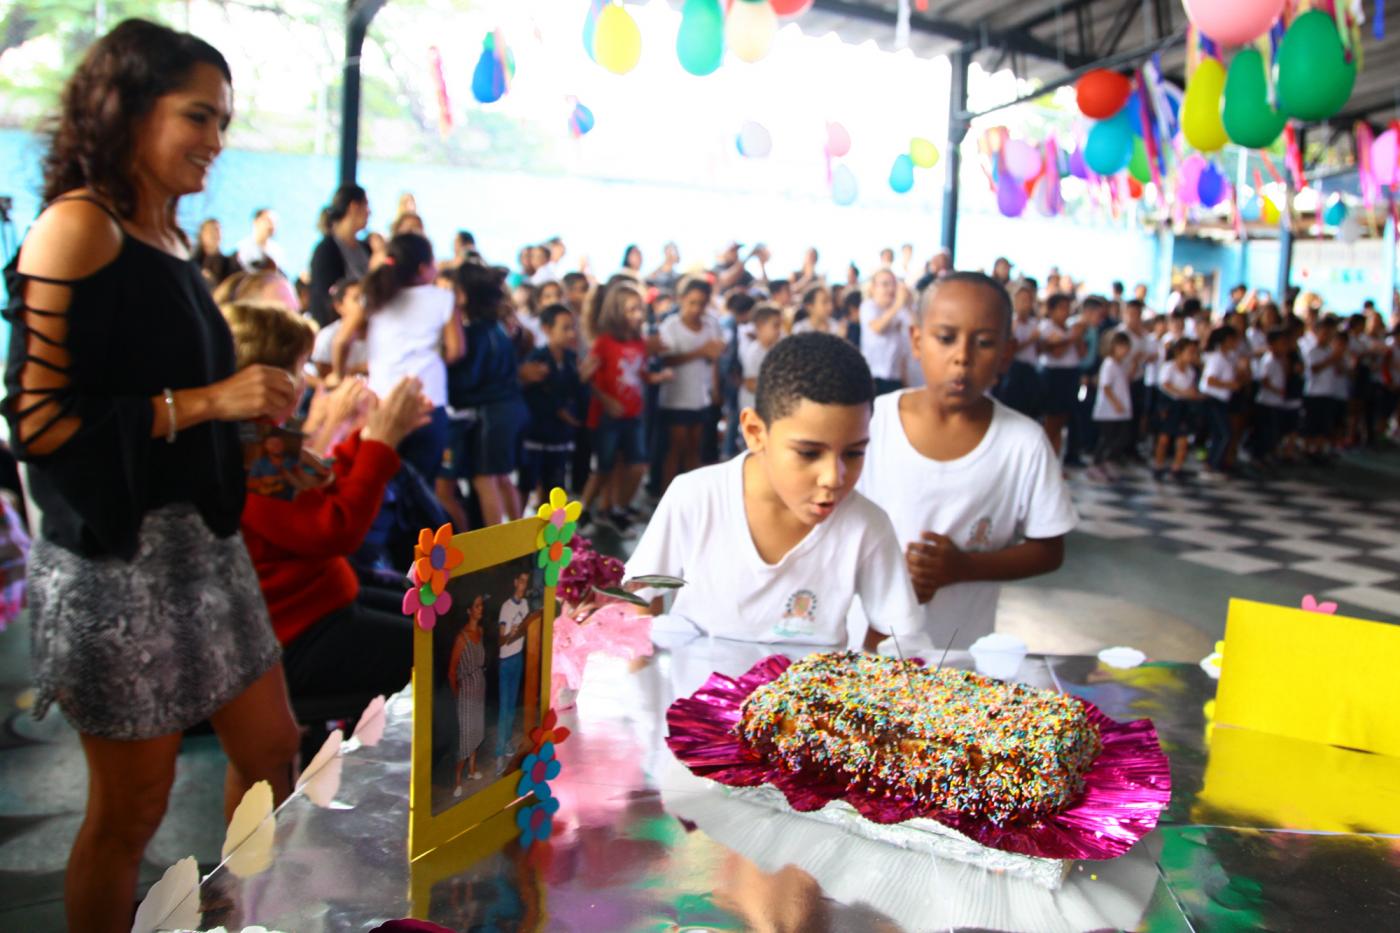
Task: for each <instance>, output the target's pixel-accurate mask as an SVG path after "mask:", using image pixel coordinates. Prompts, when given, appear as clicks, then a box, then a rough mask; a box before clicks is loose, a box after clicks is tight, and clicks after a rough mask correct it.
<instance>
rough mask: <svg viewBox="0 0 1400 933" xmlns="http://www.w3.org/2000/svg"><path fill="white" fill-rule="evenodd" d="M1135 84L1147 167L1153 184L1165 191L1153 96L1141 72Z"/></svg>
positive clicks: (1135, 79) (1135, 76)
mask: <svg viewBox="0 0 1400 933" xmlns="http://www.w3.org/2000/svg"><path fill="white" fill-rule="evenodd" d="M1133 83H1134V84H1135V85H1136V86H1137V89H1138V95H1137V96H1138V102H1139V103H1140V104H1141V107H1142V141H1143V145H1144V146H1145V148H1146V149H1147V167H1148V170H1149V171H1150V173H1151V176H1152V184H1154V185H1156V186H1157V190H1158V191H1162V190H1164V188H1163V186H1162V167H1161V165H1160V164H1159V163H1158V159H1159V157H1160V155H1161V151H1160V148H1159V147H1158V145H1157V123H1156V121H1155V120H1154V119H1153V115H1152V107H1151V105H1150V104H1149V103H1148V101H1149V100H1150V99H1151V97H1152V95H1151V94H1150V93H1149V92H1148V89H1147V81H1146V80H1145V79H1144V78H1143V73H1142V71H1141V70H1139V71H1138V73H1137V74H1136V75H1134V76H1133Z"/></svg>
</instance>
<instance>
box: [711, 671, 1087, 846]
mask: <svg viewBox="0 0 1400 933" xmlns="http://www.w3.org/2000/svg"><path fill="white" fill-rule="evenodd" d="M737 731H738V734H739V738H740V739H741V741H742V742H743V743H744V744H745V745H746V746H747V747H748V748H749V749H751V750H752V751H754V752H756V753H757V754H759V755H760V756H762V757H763V758H764V759H765V760H767V761H769V762H771V763H773V764H774V765H776V766H777V767H780V768H782V769H784V770H787V771H792V772H804V773H806V774H808V775H811V776H815V777H817V778H819V779H821V780H822V781H826V782H831V783H833V784H835V785H837V786H842V787H845V788H846V789H848V790H851V791H862V792H865V793H868V794H876V795H881V796H886V797H891V796H894V797H903V798H906V799H915V800H918V801H921V802H923V803H926V804H927V805H928V807H929V809H930V810H945V811H952V812H958V813H965V814H969V815H973V816H980V817H986V818H987V819H990V820H992V821H993V822H994V823H997V824H1001V823H1006V822H1009V821H1018V822H1019V821H1021V820H1035V819H1037V818H1039V817H1044V816H1048V815H1051V814H1054V813H1056V812H1058V811H1059V810H1062V809H1064V808H1065V807H1066V806H1068V805H1069V804H1070V803H1072V802H1073V801H1074V800H1075V799H1076V797H1078V796H1079V794H1080V793H1081V792H1082V791H1083V789H1084V776H1085V774H1086V773H1087V772H1088V771H1089V768H1090V767H1091V766H1092V764H1093V762H1094V759H1095V757H1097V755H1098V754H1099V751H1100V748H1101V743H1100V739H1099V733H1098V729H1097V728H1096V727H1095V725H1094V724H1093V723H1092V722H1091V721H1090V719H1089V716H1088V714H1087V711H1086V709H1085V707H1084V704H1083V703H1081V702H1080V701H1079V700H1077V699H1075V698H1074V697H1070V696H1066V695H1064V694H1061V693H1056V692H1054V691H1050V690H1037V689H1035V688H1032V687H1027V686H1024V685H1022V684H1008V683H1002V682H1000V681H996V680H992V679H990V678H987V677H983V676H981V675H979V674H974V673H970V672H968V671H962V670H952V669H944V670H930V669H928V668H925V667H923V666H921V665H920V664H918V663H916V662H913V661H900V660H895V659H891V658H881V657H875V656H873V655H868V654H860V653H857V652H851V651H846V652H828V653H825V654H817V655H813V656H811V657H808V658H804V659H803V660H800V661H797V662H795V663H794V664H793V665H792V666H791V667H789V668H788V669H787V670H786V671H785V672H783V674H781V675H780V676H779V677H777V678H776V679H775V680H773V681H771V682H769V683H766V684H764V685H763V686H760V687H759V688H758V689H756V690H754V691H753V693H751V694H750V695H749V696H748V698H747V699H746V700H745V701H744V703H743V706H742V709H741V716H740V720H739V724H738V726H737Z"/></svg>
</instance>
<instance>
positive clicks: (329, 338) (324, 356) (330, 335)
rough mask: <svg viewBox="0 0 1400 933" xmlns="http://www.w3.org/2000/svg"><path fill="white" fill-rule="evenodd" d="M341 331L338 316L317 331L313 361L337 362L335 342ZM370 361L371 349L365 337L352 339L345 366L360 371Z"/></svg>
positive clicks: (350, 370) (312, 349)
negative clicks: (334, 355)
mask: <svg viewBox="0 0 1400 933" xmlns="http://www.w3.org/2000/svg"><path fill="white" fill-rule="evenodd" d="M339 331H340V319H339V318H337V319H336V320H334V321H331V322H330V323H329V324H327V325H326V326H325V327H323V328H321V329H320V330H319V331H317V332H316V343H315V345H314V346H312V348H311V362H312V363H324V364H325V365H326V366H330V365H332V364H333V363H334V362H335V360H334V358H333V344H334V343H335V335H336V334H337V333H339ZM368 363H369V349H368V347H366V345H365V340H364V338H363V337H356V338H355V339H354V340H352V341H350V352H349V353H347V354H346V356H345V368H346V370H347V371H349V372H358V371H360V370H362V369H363V368H364V367H365V366H366V365H368ZM313 369H314V367H313Z"/></svg>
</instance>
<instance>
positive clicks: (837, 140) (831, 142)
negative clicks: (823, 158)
mask: <svg viewBox="0 0 1400 933" xmlns="http://www.w3.org/2000/svg"><path fill="white" fill-rule="evenodd" d="M826 151H827V154H828V155H830V156H831V157H832V158H835V159H839V158H841V157H842V156H843V155H845V154H846V153H848V152H850V151H851V134H850V133H848V132H846V128H845V127H844V126H842V125H841V124H839V123H828V124H827V125H826Z"/></svg>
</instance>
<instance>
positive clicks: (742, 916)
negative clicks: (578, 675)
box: [201, 639, 1400, 933]
mask: <svg viewBox="0 0 1400 933" xmlns="http://www.w3.org/2000/svg"><path fill="white" fill-rule="evenodd" d="M771 653H773V649H772V647H771V646H762V645H745V644H735V643H731V642H719V641H713V640H708V639H697V640H694V641H691V642H688V643H683V644H676V645H673V646H672V647H670V648H666V649H658V651H657V653H656V655H654V656H653V657H651V658H648V659H645V660H644V661H639V662H635V663H632V664H626V663H623V662H619V661H613V660H611V659H606V658H598V657H595V658H593V659H592V660H591V661H590V664H589V668H588V672H587V676H586V678H585V681H584V687H583V690H582V691H581V693H580V695H579V698H578V703H577V707H576V709H573V710H570V711H568V712H567V713H566V714H564V715H563V716H562V717H561V721H562V723H563V724H564V725H567V726H568V727H570V728H571V729H573V730H574V734H573V736H572V737H571V738H569V739H568V741H567V742H565V743H564V744H562V745H560V746H559V757H560V760H561V761H562V763H563V773H562V774H561V775H560V777H559V778H558V779H557V780H556V781H554V782H552V784H553V787H554V788H555V794H556V796H557V797H558V798H559V800H560V803H561V807H560V809H559V812H558V813H557V814H556V817H555V828H554V834H553V836H552V838H551V839H550V841H549V843H548V845H545V846H536V847H535V848H533V849H531V850H529V851H525V850H522V848H521V847H520V845H519V843H518V841H517V840H516V839H514V838H513V836H514V829H513V827H514V820H513V814H510V813H507V814H503V815H502V817H500V818H498V819H495V820H492V821H489V822H488V823H486V824H483V825H481V826H479V827H477V828H476V829H474V830H472V831H470V832H468V833H467V834H465V835H464V836H462V837H459V838H458V839H457V840H456V841H454V842H453V843H450V844H449V845H447V846H445V847H443V848H442V849H439V850H437V851H436V852H434V853H432V854H430V855H429V856H426V857H424V858H422V859H419V860H418V861H417V862H414V863H412V864H410V863H409V860H408V857H407V853H406V838H407V822H408V786H409V736H410V733H411V728H410V725H411V713H412V709H411V701H410V700H409V698H408V693H407V691H405V692H404V693H403V694H400V695H399V696H398V697H396V698H394V699H393V700H391V701H390V704H389V721H388V727H387V729H386V731H385V735H384V738H383V740H382V742H380V744H378V745H377V746H375V747H373V748H360V749H357V750H355V751H353V752H351V753H348V754H346V755H345V756H344V758H343V768H342V772H341V782H340V786H339V789H338V792H337V793H336V795H335V799H334V802H333V803H332V804H331V806H330V807H327V808H319V807H316V806H314V805H313V804H312V803H311V802H310V801H309V800H307V799H306V797H305V796H302V795H297V796H295V797H293V798H292V799H291V800H290V801H289V802H288V803H287V804H286V805H284V806H283V807H282V808H281V809H280V810H279V811H278V812H277V814H276V815H275V819H276V832H275V842H274V853H273V858H272V861H271V866H270V868H268V869H267V870H265V871H263V872H262V873H260V874H257V875H255V876H253V877H248V878H238V877H235V876H234V875H233V874H232V873H231V872H230V871H229V870H228V869H227V868H220V869H219V870H217V871H216V872H214V873H213V874H212V875H211V876H210V877H209V878H208V879H207V880H206V881H205V883H204V886H203V889H202V892H201V894H202V910H203V913H204V924H205V926H206V927H213V926H218V925H222V926H224V927H226V928H228V929H231V930H238V929H241V928H242V927H244V926H249V925H261V926H264V927H267V928H268V929H271V930H286V931H296V933H317V931H330V930H368V929H372V928H373V927H374V926H375V925H377V924H378V923H381V922H383V921H385V920H389V919H393V918H399V917H409V916H412V917H420V918H423V919H428V920H431V921H433V922H435V923H438V924H441V925H443V926H446V927H450V928H452V929H456V930H503V931H504V930H536V929H546V930H575V931H619V933H620V931H668V930H745V929H757V930H784V931H787V930H791V931H824V930H842V931H844V930H850V931H860V930H872V931H899V930H910V931H915V930H1018V931H1019V930H1025V931H1034V933H1054V931H1071V933H1078V931H1087V930H1100V929H1126V930H1149V931H1176V930H1182V931H1190V930H1218V929H1229V930H1255V929H1267V930H1309V931H1317V930H1379V929H1386V928H1389V929H1396V928H1400V759H1395V758H1388V757H1384V756H1377V755H1367V754H1363V753H1360V752H1354V751H1347V750H1342V749H1335V748H1329V747H1326V746H1317V745H1311V744H1310V743H1305V742H1298V741H1296V740H1288V739H1282V738H1276V737H1271V736H1264V735H1259V734H1256V733H1248V732H1244V731H1242V730H1238V729H1231V728H1227V727H1224V726H1220V727H1216V726H1213V725H1212V724H1211V723H1210V722H1209V714H1210V712H1211V709H1212V707H1211V703H1210V701H1211V700H1212V698H1213V696H1214V692H1215V684H1214V682H1213V681H1211V680H1210V679H1209V678H1208V677H1207V676H1206V675H1205V674H1204V673H1203V672H1202V671H1201V670H1200V669H1199V668H1197V667H1195V666H1190V665H1181V664H1153V663H1149V664H1147V665H1144V666H1142V667H1138V668H1134V669H1130V670H1116V669H1112V668H1108V667H1106V666H1104V665H1103V664H1102V663H1100V662H1099V661H1098V660H1097V659H1095V658H1085V657H1038V656H1032V657H1030V658H1027V659H1026V661H1025V662H1024V663H1023V665H1022V667H1021V669H1020V671H1019V672H1018V675H1017V677H1018V679H1019V680H1022V681H1024V682H1026V683H1028V684H1031V685H1033V686H1038V687H1051V688H1058V689H1062V690H1065V691H1067V692H1069V693H1072V694H1075V695H1077V696H1081V697H1083V698H1085V699H1087V700H1090V701H1092V702H1093V703H1095V704H1097V705H1098V706H1099V707H1100V708H1101V709H1102V710H1103V711H1104V712H1105V713H1107V714H1108V715H1110V716H1112V717H1114V718H1115V719H1119V720H1129V719H1140V718H1143V717H1148V718H1151V719H1152V720H1153V722H1154V723H1155V724H1156V726H1157V730H1158V732H1159V734H1160V736H1161V741H1162V746H1163V748H1164V749H1165V750H1166V752H1167V754H1168V756H1169V757H1170V759H1171V767H1172V782H1173V794H1172V801H1171V805H1170V806H1169V808H1168V809H1167V810H1166V812H1165V813H1164V814H1163V817H1162V820H1161V823H1160V825H1159V827H1158V829H1157V830H1156V831H1155V832H1154V833H1152V834H1151V835H1149V836H1148V837H1147V838H1146V839H1144V840H1143V841H1142V842H1141V843H1139V845H1138V846H1137V847H1135V848H1134V849H1133V850H1132V851H1131V852H1130V853H1129V854H1128V855H1126V856H1124V857H1123V858H1120V859H1115V860H1113V861H1108V862H1078V863H1075V865H1074V866H1073V867H1072V868H1071V870H1070V873H1069V876H1068V878H1067V879H1066V881H1065V883H1064V885H1063V886H1062V887H1061V888H1060V889H1059V890H1057V891H1053V892H1052V891H1048V890H1045V889H1043V888H1041V887H1038V886H1037V885H1035V884H1034V883H1032V882H1029V881H1025V880H1021V879H1018V878H1014V877H1010V876H1007V875H999V874H992V873H988V872H986V871H983V870H981V869H976V868H972V867H970V866H966V865H962V864H959V863H955V862H949V861H944V860H941V859H937V858H933V857H931V856H929V855H926V854H918V853H914V852H909V851H906V850H903V849H900V848H896V847H894V846H891V845H888V844H885V843H881V842H875V841H871V840H867V839H862V838H859V837H856V836H853V835H850V834H848V833H847V832H845V831H843V830H841V829H838V828H835V827H831V826H827V825H825V824H822V823H819V822H816V821H814V820H811V819H808V818H806V817H802V816H798V815H795V814H791V813H782V812H778V811H776V810H770V809H765V808H762V807H760V806H757V805H755V804H753V803H750V802H747V801H743V800H737V799H732V798H731V797H729V796H728V795H727V794H726V793H725V791H723V789H721V788H719V787H717V786H716V785H714V784H713V783H711V782H708V781H705V780H702V779H699V778H696V777H695V776H694V775H692V774H690V772H689V771H688V770H686V769H685V768H684V767H683V766H681V765H680V764H679V763H677V762H676V761H675V759H674V758H673V757H672V755H671V753H670V752H669V750H668V749H667V748H666V745H665V735H666V725H665V710H666V708H667V707H668V706H669V705H670V703H671V701H672V700H674V699H675V698H676V697H678V696H685V695H689V694H691V693H693V692H694V691H695V690H696V689H697V688H698V687H699V686H700V685H701V684H703V683H704V681H705V679H706V678H707V677H708V676H709V675H710V674H711V673H712V672H715V671H720V672H722V673H726V674H730V675H738V674H741V673H743V672H744V671H746V670H748V668H749V667H751V666H752V665H753V664H754V663H755V662H757V661H758V660H759V659H761V658H762V657H764V656H766V655H768V654H771ZM947 663H948V664H950V665H956V666H963V667H971V659H970V658H968V657H966V656H956V655H953V656H950V657H949V658H948V661H947Z"/></svg>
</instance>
